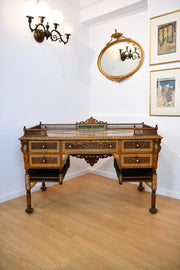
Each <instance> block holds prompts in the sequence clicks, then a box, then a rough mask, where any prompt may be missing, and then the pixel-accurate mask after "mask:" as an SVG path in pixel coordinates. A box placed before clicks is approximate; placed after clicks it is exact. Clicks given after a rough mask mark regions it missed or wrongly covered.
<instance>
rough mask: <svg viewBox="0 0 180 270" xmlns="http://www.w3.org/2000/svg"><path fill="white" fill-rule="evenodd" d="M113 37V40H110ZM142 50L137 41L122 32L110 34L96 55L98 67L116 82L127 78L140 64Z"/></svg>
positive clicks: (142, 58) (142, 55) (142, 56)
mask: <svg viewBox="0 0 180 270" xmlns="http://www.w3.org/2000/svg"><path fill="white" fill-rule="evenodd" d="M113 38H115V39H116V40H115V41H112V40H113ZM143 60H144V52H143V49H142V47H141V45H140V44H139V43H137V42H136V41H134V40H132V39H130V38H125V37H123V36H122V33H118V32H117V30H116V29H115V33H114V34H112V35H111V40H110V41H109V42H108V43H107V44H106V46H105V47H104V49H103V50H102V51H101V52H100V54H99V57H98V68H99V70H100V72H101V73H102V74H103V75H104V76H106V77H107V78H108V79H110V80H112V81H116V82H120V81H122V80H125V79H127V78H128V77H129V76H131V75H132V74H134V73H135V72H136V71H137V70H138V69H139V68H140V66H141V65H142V63H143Z"/></svg>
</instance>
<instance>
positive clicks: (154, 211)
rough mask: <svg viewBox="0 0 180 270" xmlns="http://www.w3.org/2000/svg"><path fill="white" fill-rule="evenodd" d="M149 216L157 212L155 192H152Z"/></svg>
mask: <svg viewBox="0 0 180 270" xmlns="http://www.w3.org/2000/svg"><path fill="white" fill-rule="evenodd" d="M149 211H150V213H151V214H155V213H156V212H157V208H156V191H155V190H152V198H151V208H149Z"/></svg>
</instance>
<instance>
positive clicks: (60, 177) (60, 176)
mask: <svg viewBox="0 0 180 270" xmlns="http://www.w3.org/2000/svg"><path fill="white" fill-rule="evenodd" d="M59 184H60V185H62V184H63V175H62V173H60V174H59Z"/></svg>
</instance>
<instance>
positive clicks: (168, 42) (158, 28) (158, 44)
mask: <svg viewBox="0 0 180 270" xmlns="http://www.w3.org/2000/svg"><path fill="white" fill-rule="evenodd" d="M149 52H150V53H149V54H150V55H149V64H150V65H157V64H164V63H171V62H178V61H180V9H178V10H176V11H173V12H170V13H166V14H162V15H160V16H156V17H153V18H150V51H149Z"/></svg>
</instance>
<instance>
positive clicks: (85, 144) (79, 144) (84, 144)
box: [63, 140, 117, 153]
mask: <svg viewBox="0 0 180 270" xmlns="http://www.w3.org/2000/svg"><path fill="white" fill-rule="evenodd" d="M116 148H117V142H116V141H103V140H100V141H98V140H97V141H94V140H93V141H65V142H64V143H63V151H65V152H81V151H83V152H96V153H97V152H102V151H103V152H104V151H105V152H109V151H116Z"/></svg>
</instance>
